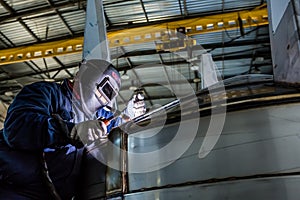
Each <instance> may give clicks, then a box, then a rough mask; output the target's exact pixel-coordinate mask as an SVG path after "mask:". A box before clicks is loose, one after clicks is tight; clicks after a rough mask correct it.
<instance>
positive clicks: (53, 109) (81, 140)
mask: <svg viewBox="0 0 300 200" xmlns="http://www.w3.org/2000/svg"><path fill="white" fill-rule="evenodd" d="M120 80H121V79H120V74H119V73H118V71H117V70H116V69H115V68H114V66H113V65H112V64H111V63H109V62H107V61H104V60H97V59H95V60H88V61H83V62H82V63H81V65H80V68H79V72H78V73H77V75H76V76H75V78H74V80H73V81H70V80H67V79H66V80H64V81H63V82H62V83H60V84H58V83H54V82H35V83H33V84H30V85H27V86H24V87H23V89H22V90H21V91H20V92H19V93H18V95H17V96H16V97H15V99H14V100H13V102H12V104H11V105H10V106H9V108H8V111H7V117H6V119H5V122H4V128H3V129H2V130H1V131H0V199H18V200H23V199H24V200H27V199H28V200H29V199H31V200H32V199H39V200H40V199H43V200H46V199H72V198H73V197H74V196H76V192H77V191H78V182H79V177H80V173H81V166H82V160H83V158H84V153H85V147H86V146H87V145H89V143H92V142H94V140H95V139H99V138H105V137H106V136H107V134H108V133H109V131H110V129H111V128H112V127H114V126H117V125H118V123H120V121H121V119H118V118H116V119H114V120H112V121H111V122H110V123H109V126H107V124H105V122H104V121H103V120H102V119H106V118H108V117H110V116H111V115H112V113H111V112H109V111H108V110H105V109H104V107H105V106H107V107H112V106H113V104H114V102H115V100H116V97H117V95H118V91H119V89H120V86H121V81H120ZM132 101H133V100H131V101H130V102H131V103H129V104H132ZM141 101H142V103H141V102H135V104H138V105H145V104H144V102H143V100H141ZM129 104H128V105H129ZM137 108H138V109H137ZM128 109H133V110H134V111H133V112H132V111H130V112H128V111H127V112H128V113H129V114H130V113H139V114H142V113H143V112H144V111H145V109H144V106H142V107H136V106H129V107H128ZM130 117H134V114H133V115H131V116H130ZM82 130H83V131H82Z"/></svg>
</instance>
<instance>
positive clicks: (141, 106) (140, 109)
mask: <svg viewBox="0 0 300 200" xmlns="http://www.w3.org/2000/svg"><path fill="white" fill-rule="evenodd" d="M145 112H146V104H145V101H144V95H143V94H142V93H137V94H134V95H133V97H132V99H131V100H130V101H129V102H128V104H127V108H126V112H125V113H126V114H127V115H128V116H129V117H130V118H131V119H133V118H136V117H139V116H141V115H143V114H145Z"/></svg>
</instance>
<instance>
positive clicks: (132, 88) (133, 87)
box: [129, 86, 138, 91]
mask: <svg viewBox="0 0 300 200" xmlns="http://www.w3.org/2000/svg"><path fill="white" fill-rule="evenodd" d="M137 89H138V88H137V87H136V86H130V87H129V90H131V91H135V90H137Z"/></svg>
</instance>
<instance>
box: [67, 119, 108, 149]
mask: <svg viewBox="0 0 300 200" xmlns="http://www.w3.org/2000/svg"><path fill="white" fill-rule="evenodd" d="M107 135H108V134H107V127H106V124H105V123H104V122H103V121H101V120H88V121H84V122H81V123H78V124H76V125H75V126H74V128H73V129H72V131H71V133H70V138H71V140H72V141H73V145H74V146H76V147H82V146H84V144H87V145H89V144H91V143H93V142H94V141H96V140H103V139H107Z"/></svg>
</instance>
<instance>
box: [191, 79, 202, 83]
mask: <svg viewBox="0 0 300 200" xmlns="http://www.w3.org/2000/svg"><path fill="white" fill-rule="evenodd" d="M193 81H194V83H199V82H200V81H201V79H200V78H194V79H193Z"/></svg>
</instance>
